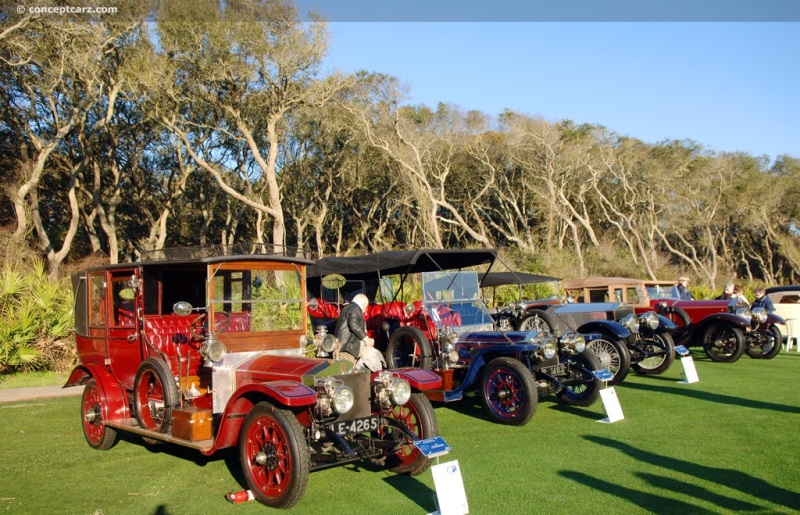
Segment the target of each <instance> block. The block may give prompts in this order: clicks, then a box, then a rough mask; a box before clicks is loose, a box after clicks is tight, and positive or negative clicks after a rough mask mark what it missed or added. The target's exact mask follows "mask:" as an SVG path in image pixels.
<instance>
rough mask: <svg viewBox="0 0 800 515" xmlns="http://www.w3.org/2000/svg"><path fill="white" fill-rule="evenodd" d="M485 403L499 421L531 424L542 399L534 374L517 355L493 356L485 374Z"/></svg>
mask: <svg viewBox="0 0 800 515" xmlns="http://www.w3.org/2000/svg"><path fill="white" fill-rule="evenodd" d="M481 403H483V407H484V409H485V410H486V412H487V413H488V414H489V416H491V417H492V419H493V420H495V421H496V422H499V423H501V424H508V425H512V426H521V425H524V424H527V423H528V421H530V419H531V417H533V414H534V413H535V412H536V406H537V405H538V403H539V393H538V391H537V388H536V382H535V381H534V380H533V374H531V371H530V370H528V369H527V368H526V367H525V365H523V364H522V363H520V362H519V361H518V360H516V359H514V358H508V357H501V358H495V359H493V360H492V361H490V362H489V363H488V364H487V365H486V366H485V367H484V369H483V374H482V376H481Z"/></svg>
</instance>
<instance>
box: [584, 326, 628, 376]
mask: <svg viewBox="0 0 800 515" xmlns="http://www.w3.org/2000/svg"><path fill="white" fill-rule="evenodd" d="M586 348H587V349H589V350H591V351H592V352H593V353H594V355H595V356H597V359H598V360H599V361H600V366H601V367H602V368H604V369H606V370H608V371H609V372H611V374H612V375H613V376H614V377H613V378H612V379H611V380H610V381H608V384H610V385H618V384H620V383H621V382H622V381H623V380H624V379H625V378H626V377H628V372H630V370H631V355H630V352H629V351H628V348H627V347H626V346H625V344H623V343H622V342H620V341H619V340H615V339H613V338H609V337H608V336H603V337H602V338H598V339H596V340H592V341H590V342H586Z"/></svg>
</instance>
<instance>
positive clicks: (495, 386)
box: [309, 249, 602, 425]
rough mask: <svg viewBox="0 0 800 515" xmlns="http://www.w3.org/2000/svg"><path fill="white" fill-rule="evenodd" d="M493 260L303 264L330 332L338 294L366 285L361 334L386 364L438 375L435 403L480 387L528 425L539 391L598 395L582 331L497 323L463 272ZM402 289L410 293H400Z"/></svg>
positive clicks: (321, 324) (508, 417)
mask: <svg viewBox="0 0 800 515" xmlns="http://www.w3.org/2000/svg"><path fill="white" fill-rule="evenodd" d="M495 258H496V252H495V251H494V250H493V249H480V250H417V251H385V252H378V253H376V254H371V255H367V256H357V257H330V258H322V259H320V260H319V261H317V263H316V264H315V265H314V266H313V267H311V268H310V269H309V291H311V292H313V293H314V294H316V295H318V298H316V299H314V300H315V301H316V305H317V307H316V309H311V310H310V313H311V316H312V321H313V323H314V325H315V327H317V328H328V329H327V330H330V327H332V322H333V321H334V320H335V319H336V316H337V315H338V313H339V309H340V308H341V305H342V302H346V301H347V300H349V299H350V298H352V296H354V295H355V294H357V293H364V294H365V295H366V296H367V297H368V298H369V300H370V304H369V306H368V307H367V310H366V313H365V318H366V320H367V332H368V333H369V335H370V336H371V337H373V338H374V339H375V347H376V348H378V349H380V350H382V351H383V352H384V354H385V357H386V361H387V363H388V364H389V366H408V365H418V366H421V367H423V368H426V369H431V370H433V371H434V372H435V373H436V374H438V375H440V376H441V377H442V378H443V387H442V389H441V390H438V391H437V390H428V391H426V394H427V395H428V397H429V398H431V399H432V400H436V401H444V402H449V401H455V400H459V399H461V398H462V397H463V395H464V393H465V392H466V391H468V390H470V389H472V388H478V389H479V391H480V393H481V395H480V396H481V401H482V403H483V405H484V408H485V409H486V411H487V412H488V413H489V415H490V416H491V417H492V418H493V419H494V420H496V421H498V422H501V423H507V424H513V425H521V424H524V423H526V422H527V421H528V420H529V419H530V418H531V417H532V416H533V413H534V411H535V409H536V405H537V402H538V395H544V394H549V393H555V394H556V395H557V397H558V398H559V399H560V400H561V401H562V402H564V403H565V404H572V405H581V406H586V405H590V404H592V403H593V402H595V401H596V400H597V398H598V396H599V389H600V388H601V387H602V382H601V381H600V380H599V379H597V377H595V374H594V372H599V371H600V364H599V362H598V361H597V358H596V357H595V356H594V355H593V354H592V353H591V352H589V351H586V350H585V340H584V337H583V336H582V335H579V334H576V333H569V334H565V335H563V336H562V338H560V340H558V341H557V340H556V339H555V338H553V337H552V336H551V335H549V334H547V333H537V332H535V331H512V330H510V329H511V328H510V327H497V326H496V325H495V323H494V319H493V318H492V316H491V314H490V313H489V312H488V310H487V308H486V305H485V304H484V303H483V301H482V299H481V298H480V295H479V287H478V274H477V272H475V271H469V270H462V269H463V268H468V267H474V266H478V265H487V264H488V265H491V264H492V263H493V262H494V260H495ZM336 278H339V279H340V280H338V281H337V280H335V279H336ZM413 281H419V282H416V283H414V284H412V282H413ZM416 288H420V289H416ZM404 291H406V292H408V295H410V296H412V297H414V300H413V301H410V302H405V301H403V300H400V299H402V298H404V297H403V295H404V293H403V292H404ZM412 292H418V293H412ZM322 330H323V331H324V330H325V329H322ZM537 391H538V395H537Z"/></svg>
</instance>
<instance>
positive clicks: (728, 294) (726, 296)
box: [714, 283, 733, 300]
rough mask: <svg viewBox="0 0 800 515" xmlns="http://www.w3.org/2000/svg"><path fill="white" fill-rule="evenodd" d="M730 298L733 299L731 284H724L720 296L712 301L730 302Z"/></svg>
mask: <svg viewBox="0 0 800 515" xmlns="http://www.w3.org/2000/svg"><path fill="white" fill-rule="evenodd" d="M732 298H733V283H725V287H724V288H723V289H722V295H720V296H719V297H717V298H716V299H714V300H731V299H732Z"/></svg>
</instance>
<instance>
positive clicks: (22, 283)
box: [0, 260, 75, 372]
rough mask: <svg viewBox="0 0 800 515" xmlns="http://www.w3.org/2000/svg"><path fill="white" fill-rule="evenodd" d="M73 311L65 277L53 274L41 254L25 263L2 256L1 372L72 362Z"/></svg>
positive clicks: (0, 298) (0, 300)
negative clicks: (28, 264) (3, 259)
mask: <svg viewBox="0 0 800 515" xmlns="http://www.w3.org/2000/svg"><path fill="white" fill-rule="evenodd" d="M73 316H74V315H73V311H72V292H71V289H70V288H69V285H68V283H67V281H66V279H63V280H61V281H53V280H51V279H50V277H49V276H48V274H47V272H46V269H45V265H44V263H43V262H42V261H41V260H35V261H33V263H32V264H31V265H30V266H29V267H26V268H22V267H20V266H18V265H15V264H12V263H10V262H6V264H5V266H4V267H3V269H2V270H0V372H8V371H14V370H20V369H21V370H34V369H39V368H53V369H55V370H62V369H64V368H66V367H68V366H70V365H71V364H72V363H73V361H74V359H75V345H74V341H73V339H72V337H71V332H70V327H71V326H72V321H73Z"/></svg>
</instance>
